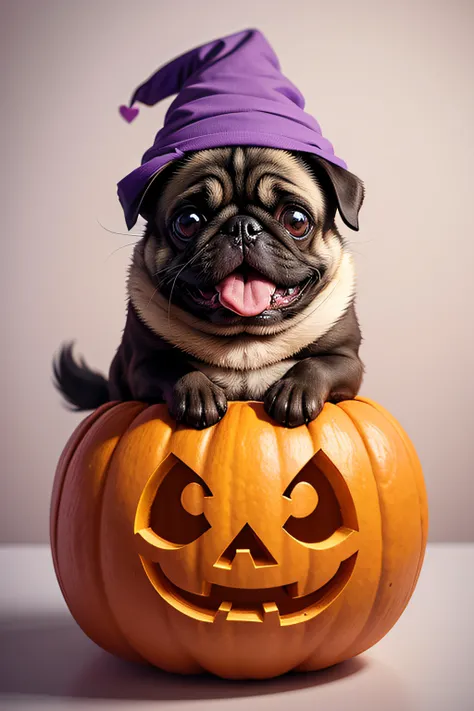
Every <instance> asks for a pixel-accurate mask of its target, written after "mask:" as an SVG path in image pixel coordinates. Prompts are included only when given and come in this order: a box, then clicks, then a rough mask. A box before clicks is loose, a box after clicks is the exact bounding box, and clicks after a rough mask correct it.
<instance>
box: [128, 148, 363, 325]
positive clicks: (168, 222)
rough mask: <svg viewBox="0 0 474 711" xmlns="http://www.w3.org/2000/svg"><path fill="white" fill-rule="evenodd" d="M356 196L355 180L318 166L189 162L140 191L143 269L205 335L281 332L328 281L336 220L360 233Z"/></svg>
mask: <svg viewBox="0 0 474 711" xmlns="http://www.w3.org/2000/svg"><path fill="white" fill-rule="evenodd" d="M363 196H364V190H363V185H362V183H361V181H360V180H359V179H358V178H357V177H356V176H355V175H353V174H352V173H349V172H348V171H346V170H344V169H342V168H339V167H337V166H335V165H333V164H331V163H329V162H327V161H325V160H323V159H319V158H317V157H315V156H308V155H307V154H304V157H303V155H302V154H298V155H296V154H291V153H289V152H286V151H283V150H276V149H270V148H256V147H233V148H215V149H208V150H204V151H199V152H196V153H193V154H191V155H190V156H188V157H187V158H185V159H183V160H182V161H180V162H179V163H176V164H172V165H171V166H169V167H168V168H167V169H165V170H164V171H163V172H161V173H160V175H159V176H157V178H156V179H155V180H154V181H153V182H152V184H151V186H149V189H148V190H147V193H146V196H145V198H144V201H143V203H142V206H141V214H142V215H143V216H144V217H145V218H146V219H147V221H148V225H147V230H146V233H145V238H146V240H147V246H146V250H145V253H144V254H145V265H146V269H147V270H148V272H149V276H150V278H151V280H152V281H153V284H154V287H155V289H156V290H158V291H159V292H160V293H161V294H162V295H163V296H164V297H165V298H166V299H168V300H169V301H170V302H171V303H173V304H175V305H177V306H179V307H180V308H181V309H183V310H184V311H186V312H187V313H188V314H191V315H192V316H193V317H195V319H196V321H202V322H206V326H207V330H208V329H209V327H211V326H212V330H215V331H216V332H219V329H222V330H223V331H224V330H226V329H227V331H228V329H229V326H230V327H238V326H241V327H242V330H245V327H252V330H253V329H255V327H258V326H264V327H265V333H271V332H272V331H273V330H275V331H276V330H281V328H282V322H285V321H288V322H290V321H291V319H292V318H293V317H294V316H295V315H296V314H298V313H299V312H300V311H301V310H302V309H304V308H305V307H306V306H307V305H308V304H309V303H310V302H311V301H312V300H313V299H315V297H316V296H317V294H318V293H319V292H320V291H321V290H322V289H323V288H324V287H325V286H326V285H327V284H328V282H330V281H331V279H333V278H334V275H335V273H336V271H337V267H338V265H339V263H340V260H341V257H342V254H343V250H344V243H343V240H342V237H341V235H340V234H339V232H338V230H337V228H336V226H335V222H334V220H335V216H336V212H337V210H339V212H340V214H341V217H342V219H343V220H344V222H345V223H346V225H348V226H349V227H350V228H352V229H354V230H357V229H358V212H359V209H360V207H361V205H362V201H363ZM239 330H240V329H239Z"/></svg>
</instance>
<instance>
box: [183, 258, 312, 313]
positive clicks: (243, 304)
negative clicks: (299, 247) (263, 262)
mask: <svg viewBox="0 0 474 711" xmlns="http://www.w3.org/2000/svg"><path fill="white" fill-rule="evenodd" d="M312 281H313V278H312V277H308V278H306V279H305V280H304V281H302V282H300V283H299V284H295V285H294V286H290V287H282V286H278V285H277V284H274V283H273V282H271V281H270V280H268V279H267V278H266V277H264V276H263V274H261V273H260V272H257V271H256V270H253V269H249V270H247V271H245V272H243V271H240V270H236V271H234V272H232V273H231V274H229V275H228V276H226V277H225V279H223V280H222V281H221V282H219V284H216V285H215V286H214V287H213V288H211V289H209V290H205V291H204V290H202V289H199V288H198V287H193V286H189V285H186V287H185V288H186V290H187V292H188V294H189V296H190V297H191V298H192V299H193V301H195V302H196V303H197V304H199V305H200V306H204V307H206V308H209V309H218V308H221V307H224V308H226V309H228V310H229V311H233V312H234V313H236V314H238V315H239V316H246V317H252V316H258V315H259V314H261V313H263V312H264V311H274V310H277V309H284V308H285V307H287V306H290V304H293V303H294V302H295V301H297V300H298V299H300V298H301V296H302V294H303V292H304V291H305V290H306V288H307V287H308V285H309V284H310V283H311V282H312Z"/></svg>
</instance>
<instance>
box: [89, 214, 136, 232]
mask: <svg viewBox="0 0 474 711" xmlns="http://www.w3.org/2000/svg"><path fill="white" fill-rule="evenodd" d="M95 219H96V222H97V224H98V225H100V227H102V229H103V230H105V231H106V232H110V234H112V235H122V236H124V237H143V235H141V234H135V233H134V232H116V231H115V230H110V229H109V228H108V227H106V226H105V225H103V224H102V222H101V221H100V220H99V218H98V217H96V218H95Z"/></svg>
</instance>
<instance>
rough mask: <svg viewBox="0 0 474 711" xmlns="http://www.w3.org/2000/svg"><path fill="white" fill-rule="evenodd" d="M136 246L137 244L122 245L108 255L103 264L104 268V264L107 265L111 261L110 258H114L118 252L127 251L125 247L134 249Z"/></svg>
mask: <svg viewBox="0 0 474 711" xmlns="http://www.w3.org/2000/svg"><path fill="white" fill-rule="evenodd" d="M135 244H136V242H129V243H128V244H122V245H121V246H120V247H117V249H114V250H113V251H112V252H111V253H110V254H109V255H108V257H107V258H106V259H104V261H103V263H102V266H103V265H104V264H107V262H108V261H109V259H110V257H113V255H114V254H116V253H117V252H120V250H121V249H125V247H134V246H135Z"/></svg>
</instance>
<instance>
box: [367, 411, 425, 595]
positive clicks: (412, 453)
mask: <svg viewBox="0 0 474 711" xmlns="http://www.w3.org/2000/svg"><path fill="white" fill-rule="evenodd" d="M357 400H360V401H361V402H364V403H365V404H366V405H370V406H371V407H373V408H374V409H375V410H377V412H379V413H380V414H382V415H383V416H384V417H385V418H386V419H387V420H388V421H389V422H390V424H391V425H392V426H393V427H394V428H395V430H396V431H397V434H398V435H399V436H400V439H401V440H402V442H403V446H404V448H405V451H406V453H407V458H408V460H409V461H410V463H411V464H412V468H413V460H415V461H416V464H417V466H416V468H417V469H418V470H419V472H418V475H417V474H416V472H415V471H414V472H413V473H414V480H415V485H416V490H417V493H418V501H419V505H420V517H421V533H422V536H421V539H422V545H421V550H420V557H419V560H418V566H417V572H416V575H415V579H414V582H413V586H412V589H411V592H410V595H409V596H408V600H407V604H408V601H409V600H410V597H411V596H412V594H413V591H414V590H415V587H416V585H417V582H418V578H419V576H420V573H421V568H422V567H423V560H424V558H425V552H426V541H427V538H428V506H427V494H426V487H425V483H424V480H423V473H422V467H421V462H420V461H419V458H418V454H417V452H416V449H415V447H414V445H413V442H412V441H411V439H410V437H409V436H408V434H407V433H406V432H405V430H404V429H403V428H402V426H401V425H400V423H399V422H398V421H397V420H396V419H395V417H393V415H392V414H391V413H390V412H389V411H388V410H386V408H384V407H382V405H379V404H378V403H376V402H374V401H373V400H370V399H368V398H363V397H357Z"/></svg>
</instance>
